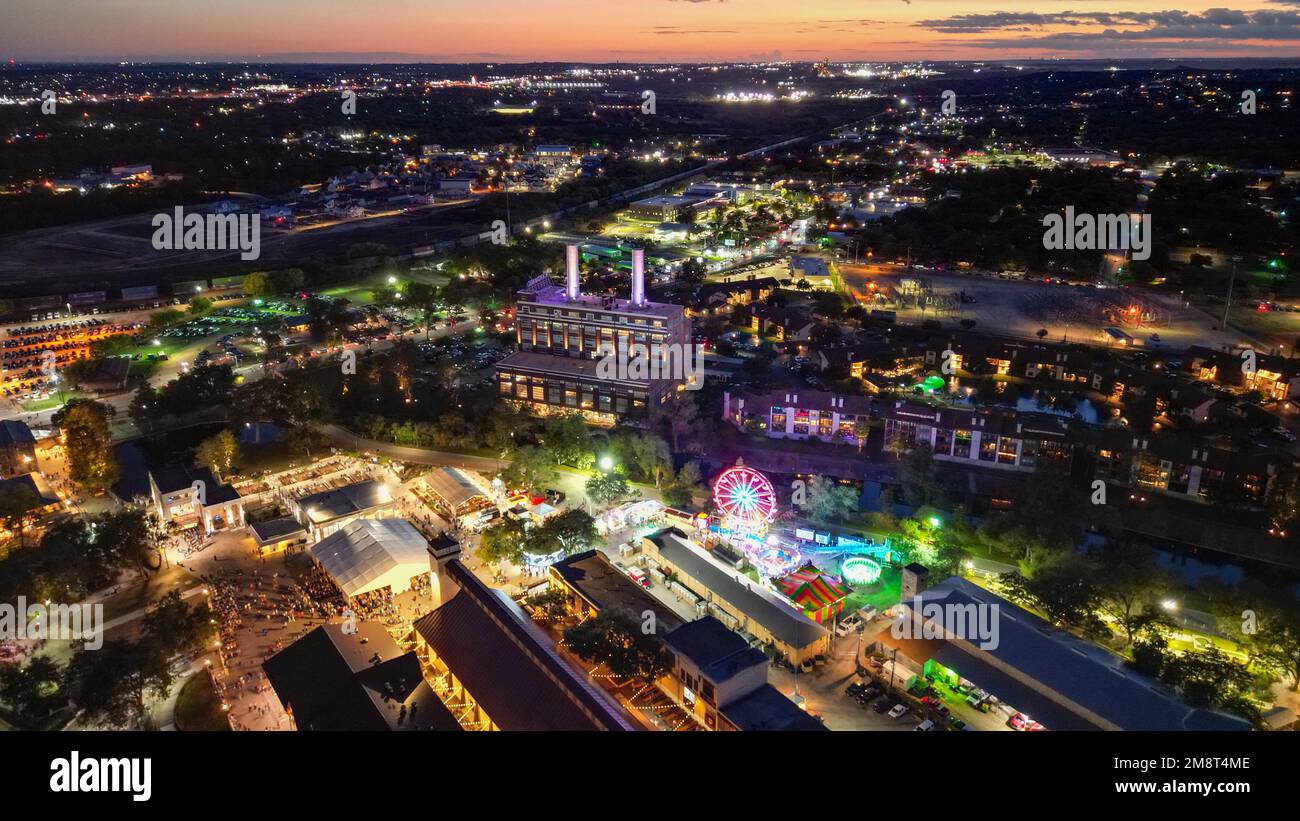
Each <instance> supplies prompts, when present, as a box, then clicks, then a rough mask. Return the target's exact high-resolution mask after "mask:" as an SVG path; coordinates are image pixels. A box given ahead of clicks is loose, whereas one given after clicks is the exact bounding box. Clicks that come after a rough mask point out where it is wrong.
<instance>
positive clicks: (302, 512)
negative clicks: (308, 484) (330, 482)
mask: <svg viewBox="0 0 1300 821" xmlns="http://www.w3.org/2000/svg"><path fill="white" fill-rule="evenodd" d="M285 501H286V504H287V506H288V508H289V511H290V512H291V513H292V514H293V516H294V518H296V519H297V520H298V521H299V522H301V523H302V525H303V526H304V527H305V528H306V529H307V534H308V536H309V537H310V538H311V540H312V541H320V540H321V539H323V538H325V537H326V536H329V535H330V534H332V533H335V532H337V531H339V530H341V529H342V528H343V527H345V526H346V525H348V524H350V523H352V522H354V521H356V520H357V519H382V518H385V517H387V516H389V515H390V514H392V513H393V511H395V510H396V509H397V502H396V500H395V499H394V498H393V494H392V491H390V490H389V489H388V486H387V485H385V484H384V483H383V482H380V481H378V480H376V479H367V480H365V481H363V482H355V483H353V484H350V485H345V486H343V487H337V488H333V489H331V490H323V491H321V492H319V493H312V494H310V495H307V496H303V497H301V498H298V499H293V498H289V499H286V500H285Z"/></svg>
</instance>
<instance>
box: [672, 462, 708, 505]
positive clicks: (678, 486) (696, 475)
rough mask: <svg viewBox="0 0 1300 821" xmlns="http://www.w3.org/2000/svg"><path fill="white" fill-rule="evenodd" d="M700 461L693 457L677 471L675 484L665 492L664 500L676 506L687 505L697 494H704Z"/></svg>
mask: <svg viewBox="0 0 1300 821" xmlns="http://www.w3.org/2000/svg"><path fill="white" fill-rule="evenodd" d="M703 480H704V477H703V474H702V473H701V471H700V463H699V462H697V461H695V460H694V459H692V460H691V461H689V462H687V463H686V464H684V465H682V469H681V470H679V471H677V478H676V479H675V480H674V481H673V486H672V487H670V488H669V489H668V490H667V491H665V492H664V500H665V501H667V502H668V503H669V504H671V505H673V506H675V507H686V506H687V505H689V504H691V500H692V499H694V498H695V497H696V496H701V495H703V494H704V484H703Z"/></svg>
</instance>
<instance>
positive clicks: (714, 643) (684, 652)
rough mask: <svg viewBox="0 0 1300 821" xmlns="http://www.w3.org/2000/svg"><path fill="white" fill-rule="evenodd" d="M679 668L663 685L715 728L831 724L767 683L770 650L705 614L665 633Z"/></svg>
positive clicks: (809, 727)
mask: <svg viewBox="0 0 1300 821" xmlns="http://www.w3.org/2000/svg"><path fill="white" fill-rule="evenodd" d="M664 644H665V645H667V647H668V649H669V650H670V651H672V654H673V673H672V675H671V676H667V677H665V681H664V682H661V685H660V686H662V687H665V688H666V689H667V690H668V694H669V695H670V696H672V697H673V699H674V700H675V701H676V702H677V703H678V704H680V705H682V707H683V708H685V709H686V710H687V712H689V713H690V714H691V715H692V716H693V717H694V718H695V719H696V720H697V721H699V722H700V723H701V724H703V725H704V726H705V727H707V728H708V729H710V730H746V731H789V730H825V729H826V727H825V725H823V724H822V723H821V722H820V721H818V720H817V719H815V718H813V717H812V716H810V715H808V713H806V712H804V711H803V710H802V709H800V708H799V706H798V705H797V704H795V703H794V702H793V701H791V700H790V699H788V698H786V697H785V696H784V695H782V694H781V692H780V691H779V690H777V689H776V688H775V687H773V686H772V685H771V684H768V683H767V668H768V665H769V662H768V659H767V654H765V653H764V652H763V651H762V650H759V649H758V648H757V647H753V646H751V645H750V643H749V642H747V641H746V640H745V639H744V638H743V637H742V636H741V635H740V634H739V633H736V632H734V631H732V630H730V629H728V628H727V626H726V625H725V624H723V623H722V622H720V621H718V620H717V619H715V618H713V617H712V616H705V617H704V618H701V619H696V620H695V621H693V622H690V623H688V624H684V625H682V626H681V627H679V628H677V629H676V630H674V631H672V632H671V633H669V634H668V635H666V636H664Z"/></svg>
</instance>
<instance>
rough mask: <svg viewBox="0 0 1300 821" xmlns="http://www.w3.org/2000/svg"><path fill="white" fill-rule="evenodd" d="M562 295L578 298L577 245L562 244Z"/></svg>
mask: <svg viewBox="0 0 1300 821" xmlns="http://www.w3.org/2000/svg"><path fill="white" fill-rule="evenodd" d="M564 295H565V296H567V297H568V298H569V299H577V298H578V246H576V245H566V246H564Z"/></svg>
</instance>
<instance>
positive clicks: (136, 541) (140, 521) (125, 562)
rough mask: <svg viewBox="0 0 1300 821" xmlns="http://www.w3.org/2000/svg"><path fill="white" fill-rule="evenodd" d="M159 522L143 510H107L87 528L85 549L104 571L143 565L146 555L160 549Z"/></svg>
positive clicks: (89, 557)
mask: <svg viewBox="0 0 1300 821" xmlns="http://www.w3.org/2000/svg"><path fill="white" fill-rule="evenodd" d="M156 523H157V522H156V520H155V519H154V517H153V516H150V515H149V514H147V513H145V512H144V511H143V510H138V509H129V510H122V511H119V512H116V513H106V514H104V515H103V516H100V517H99V518H98V519H95V520H94V521H93V522H92V525H93V526H92V527H90V528H87V529H86V531H85V533H84V541H85V545H84V547H83V548H82V551H83V553H84V555H85V556H86V558H87V560H88V561H90V563H91V564H92V566H95V567H98V568H99V569H100V572H103V571H104V570H117V569H123V568H128V567H139V568H142V564H141V561H142V559H143V558H144V557H146V556H150V555H153V554H154V553H156V552H157V549H158V544H157V538H156V536H155V533H154V527H155V525H156Z"/></svg>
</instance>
